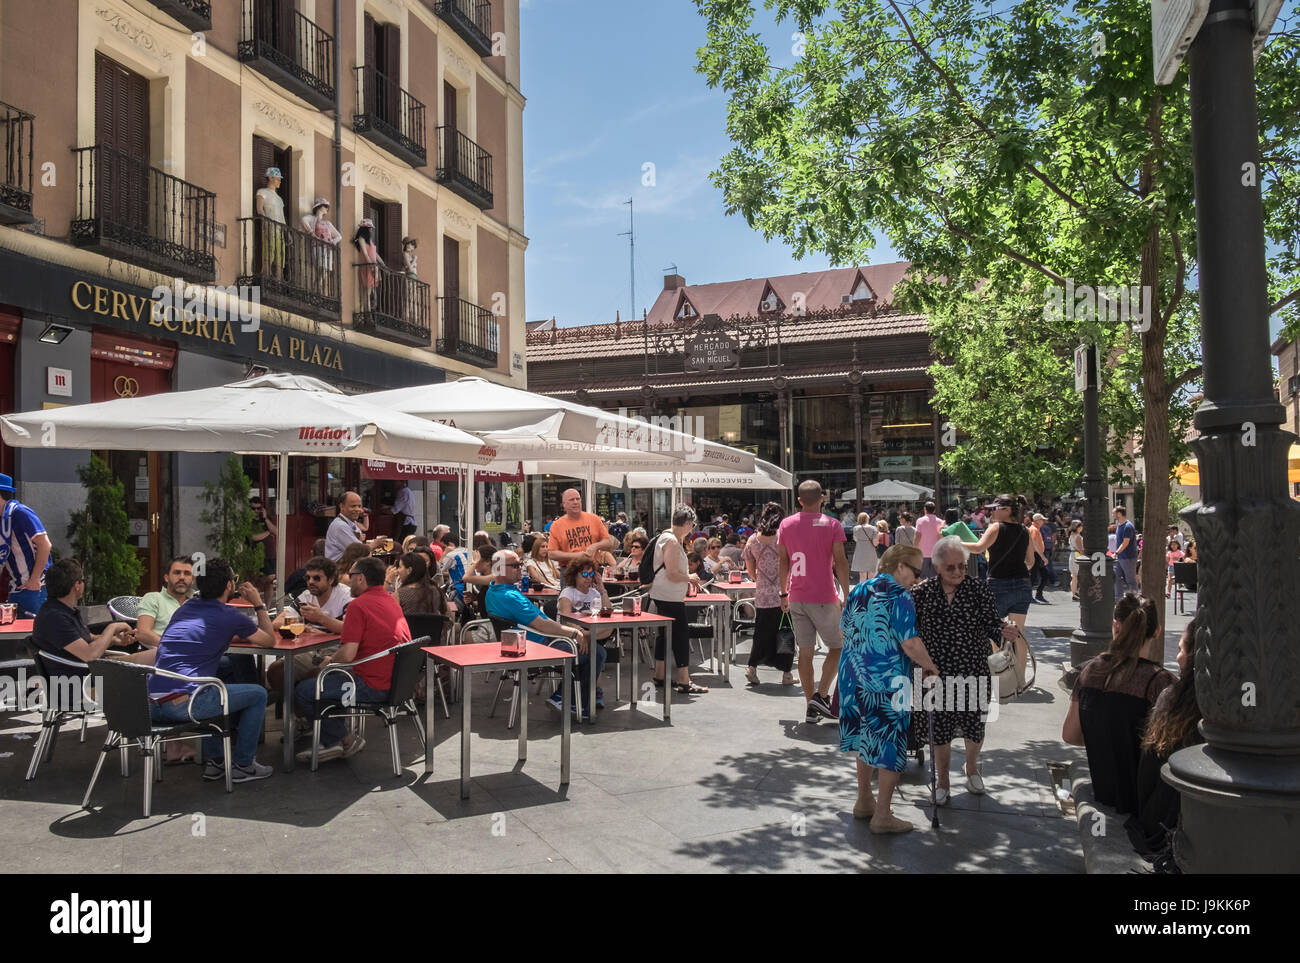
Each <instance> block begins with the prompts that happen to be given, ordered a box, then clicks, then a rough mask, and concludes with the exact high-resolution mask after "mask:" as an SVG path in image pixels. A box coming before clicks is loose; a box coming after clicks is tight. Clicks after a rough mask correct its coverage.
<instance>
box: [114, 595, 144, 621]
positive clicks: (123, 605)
mask: <svg viewBox="0 0 1300 963" xmlns="http://www.w3.org/2000/svg"><path fill="white" fill-rule="evenodd" d="M108 614H109V615H111V616H113V619H114V620H115V621H118V622H125V623H127V624H128V625H135V622H136V619H137V618H139V616H140V596H139V595H118V596H116V597H114V598H111V599H109V600H108Z"/></svg>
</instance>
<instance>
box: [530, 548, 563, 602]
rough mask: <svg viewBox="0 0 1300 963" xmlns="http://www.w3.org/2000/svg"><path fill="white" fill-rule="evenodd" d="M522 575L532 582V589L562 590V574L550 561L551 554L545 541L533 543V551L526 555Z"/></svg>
mask: <svg viewBox="0 0 1300 963" xmlns="http://www.w3.org/2000/svg"><path fill="white" fill-rule="evenodd" d="M524 574H525V575H527V576H528V578H529V579H530V580H531V581H532V585H533V587H534V588H546V589H554V590H555V591H559V590H560V588H562V585H561V582H562V581H563V574H562V573H561V572H560V567H559V566H558V565H556V564H555V563H554V562H552V561H551V553H550V550H549V549H548V548H547V545H546V539H544V538H539V539H537V540H536V541H535V542H533V550H532V551H531V552H530V553H529V554H528V560H527V562H526V564H525V566H524Z"/></svg>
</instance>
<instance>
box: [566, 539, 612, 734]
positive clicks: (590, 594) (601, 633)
mask: <svg viewBox="0 0 1300 963" xmlns="http://www.w3.org/2000/svg"><path fill="white" fill-rule="evenodd" d="M596 571H597V570H596V567H595V566H594V565H593V564H592V562H591V559H587V558H575V559H574V560H573V561H572V562H570V563H569V564H568V566H567V567H566V568H565V570H564V590H563V591H562V592H560V600H559V603H558V604H557V606H556V608H557V611H558V612H559V614H560V615H561V616H565V615H574V614H581V613H587V614H590V615H595V614H596V613H597V612H599V611H600V610H601V609H603V608H612V607H613V606H612V605H611V604H610V601H609V596H608V595H606V594H605V587H604V586H603V585H601V584H600V579H599V578H597V576H596ZM588 633H589V635H590V637H591V639H592V640H593V641H596V642H601V641H604V640H605V639H607V638H609V637H610V636H611V635H612V634H613V633H614V629H613V627H612V626H611V627H609V628H600V629H597V628H594V627H593V628H590V629H588ZM597 681H598V682H599V677H598V678H597ZM596 708H597V709H603V708H605V693H604V691H603V690H602V689H601V688H600V686H599V685H597V686H596Z"/></svg>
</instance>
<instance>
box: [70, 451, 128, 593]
mask: <svg viewBox="0 0 1300 963" xmlns="http://www.w3.org/2000/svg"><path fill="white" fill-rule="evenodd" d="M77 477H78V478H79V479H81V484H82V485H83V486H84V487H85V489H86V507H85V508H82V509H79V510H78V511H75V512H71V513H69V515H68V540H69V541H71V542H72V551H73V554H74V555H75V556H76V558H77V559H78V560H79V561H80V562H81V568H82V572H83V573H84V574H85V576H86V595H85V598H86V601H88V602H91V601H93V602H107V601H108V600H109V599H111V598H113V597H115V596H118V595H134V594H135V593H136V592H137V591H139V589H140V579H141V578H142V577H143V576H144V565H143V564H142V563H141V561H140V557H139V556H138V555H137V554H136V551H135V545H134V544H132V542H131V522H130V519H128V518H127V515H126V490H125V489H124V488H123V487H122V483H121V482H120V481H119V480H118V478H117V476H116V475H114V474H113V472H112V469H110V468H109V467H108V463H107V462H106V461H104V459H102V458H100V457H99V456H98V455H91V456H90V461H89V462H87V463H86V464H84V465H80V466H78V467H77Z"/></svg>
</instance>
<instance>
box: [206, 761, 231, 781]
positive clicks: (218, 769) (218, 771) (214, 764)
mask: <svg viewBox="0 0 1300 963" xmlns="http://www.w3.org/2000/svg"><path fill="white" fill-rule="evenodd" d="M203 778H204V779H206V780H208V781H209V782H212V781H214V780H217V779H225V778H226V761H225V760H224V759H209V760H208V761H207V762H205V763H204V764H203Z"/></svg>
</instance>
